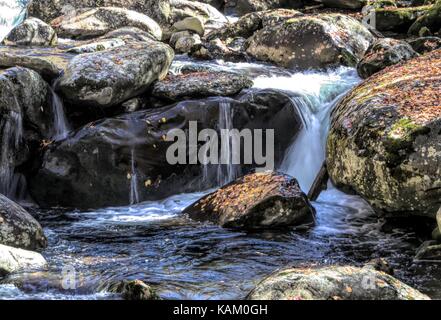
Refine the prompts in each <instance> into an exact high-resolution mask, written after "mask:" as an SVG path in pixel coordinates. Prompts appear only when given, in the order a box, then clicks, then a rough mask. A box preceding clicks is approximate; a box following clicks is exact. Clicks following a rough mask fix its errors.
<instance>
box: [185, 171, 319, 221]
mask: <svg viewBox="0 0 441 320" xmlns="http://www.w3.org/2000/svg"><path fill="white" fill-rule="evenodd" d="M183 213H185V214H188V215H189V217H190V218H191V219H195V220H198V221H211V222H214V223H216V224H219V225H220V226H222V227H225V228H233V229H265V228H284V227H289V226H297V225H301V224H305V223H313V221H314V214H315V211H314V208H313V207H312V206H311V204H310V203H309V201H308V198H307V197H306V195H305V194H304V193H303V192H302V190H300V187H299V184H298V183H297V180H296V179H294V178H293V177H290V176H286V175H282V174H277V173H274V172H265V173H253V174H248V175H246V176H244V177H242V178H239V179H237V180H236V181H234V182H232V183H230V184H228V185H226V186H224V187H222V188H220V189H219V190H217V191H215V192H213V193H211V194H209V195H207V196H205V197H203V198H202V199H200V200H198V201H197V202H195V203H194V204H192V205H190V206H189V207H188V208H186V209H185V210H184V211H183Z"/></svg>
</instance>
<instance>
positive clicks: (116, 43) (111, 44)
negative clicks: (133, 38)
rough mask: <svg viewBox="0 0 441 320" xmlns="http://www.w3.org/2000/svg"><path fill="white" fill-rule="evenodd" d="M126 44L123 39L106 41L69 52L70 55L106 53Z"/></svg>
mask: <svg viewBox="0 0 441 320" xmlns="http://www.w3.org/2000/svg"><path fill="white" fill-rule="evenodd" d="M125 44H126V43H125V42H124V41H123V40H121V39H105V40H101V41H96V42H92V43H88V44H83V45H80V46H77V47H73V48H70V49H69V50H67V52H69V53H75V54H83V53H92V52H97V51H104V50H108V49H112V48H117V47H121V46H124V45H125Z"/></svg>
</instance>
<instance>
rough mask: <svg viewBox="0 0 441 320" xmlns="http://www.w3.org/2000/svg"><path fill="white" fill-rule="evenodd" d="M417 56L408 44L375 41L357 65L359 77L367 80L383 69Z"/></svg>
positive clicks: (398, 41) (393, 41)
mask: <svg viewBox="0 0 441 320" xmlns="http://www.w3.org/2000/svg"><path fill="white" fill-rule="evenodd" d="M417 56H418V53H416V52H415V51H414V50H413V49H412V47H411V46H410V44H408V43H407V42H405V41H401V40H395V39H391V38H382V39H377V40H376V41H375V42H374V43H373V44H372V46H371V47H369V49H368V50H367V52H366V54H365V55H364V57H363V59H361V61H360V62H359V63H358V66H357V71H358V74H359V75H360V77H362V78H364V79H365V78H367V77H370V76H371V75H373V74H374V73H376V72H378V71H380V70H383V69H384V68H386V67H388V66H391V65H394V64H397V63H400V62H402V61H406V60H409V59H412V58H415V57H417Z"/></svg>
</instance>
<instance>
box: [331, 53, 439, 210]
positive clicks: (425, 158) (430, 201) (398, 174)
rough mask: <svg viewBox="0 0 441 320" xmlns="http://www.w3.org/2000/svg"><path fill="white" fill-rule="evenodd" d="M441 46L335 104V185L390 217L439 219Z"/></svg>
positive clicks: (368, 82)
mask: <svg viewBox="0 0 441 320" xmlns="http://www.w3.org/2000/svg"><path fill="white" fill-rule="evenodd" d="M440 86H441V50H437V51H433V52H431V53H428V54H426V55H424V56H421V57H418V58H415V59H412V60H409V61H407V62H406V63H402V64H399V65H395V66H391V67H388V68H386V69H385V70H383V71H380V72H379V73H377V74H375V75H373V76H372V77H370V78H369V79H367V80H366V81H365V82H363V83H362V84H360V85H359V86H358V87H356V88H355V89H353V90H352V91H351V92H350V93H349V94H348V95H347V96H346V97H345V98H344V99H343V100H342V101H341V102H340V103H339V104H338V105H337V107H336V108H335V111H334V114H333V116H332V123H331V129H330V132H329V137H328V144H327V165H328V171H329V174H330V177H331V179H332V180H333V181H334V183H335V184H336V185H337V186H339V187H343V188H345V189H347V190H350V191H355V192H356V193H357V194H359V195H361V196H362V197H363V198H365V199H366V200H367V201H368V202H369V203H370V204H371V205H372V206H373V207H374V208H375V209H377V211H379V212H381V213H383V214H385V215H389V216H403V215H417V216H428V217H432V218H434V217H435V213H436V211H437V210H438V208H439V199H440V198H441V189H440V186H441V165H440V163H441V144H440V143H439V141H440V132H441V109H440V99H439V90H440Z"/></svg>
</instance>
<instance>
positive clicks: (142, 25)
mask: <svg viewBox="0 0 441 320" xmlns="http://www.w3.org/2000/svg"><path fill="white" fill-rule="evenodd" d="M51 24H52V26H53V27H54V28H55V30H56V31H57V33H58V35H59V36H60V37H67V38H77V39H81V38H93V37H98V36H102V35H104V34H106V33H108V32H110V31H112V30H116V29H119V28H122V27H134V28H138V29H141V30H143V31H145V32H148V33H150V34H151V35H152V36H153V37H154V38H155V39H156V40H161V38H162V30H161V27H160V26H159V25H158V24H157V23H156V22H155V21H154V20H152V19H151V18H150V17H148V16H146V15H144V14H142V13H138V12H136V11H132V10H126V9H122V8H116V7H99V8H96V9H93V10H89V11H86V12H83V13H81V14H79V15H76V16H73V17H71V18H70V17H68V16H61V17H59V18H57V19H55V20H53V21H52V22H51Z"/></svg>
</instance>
